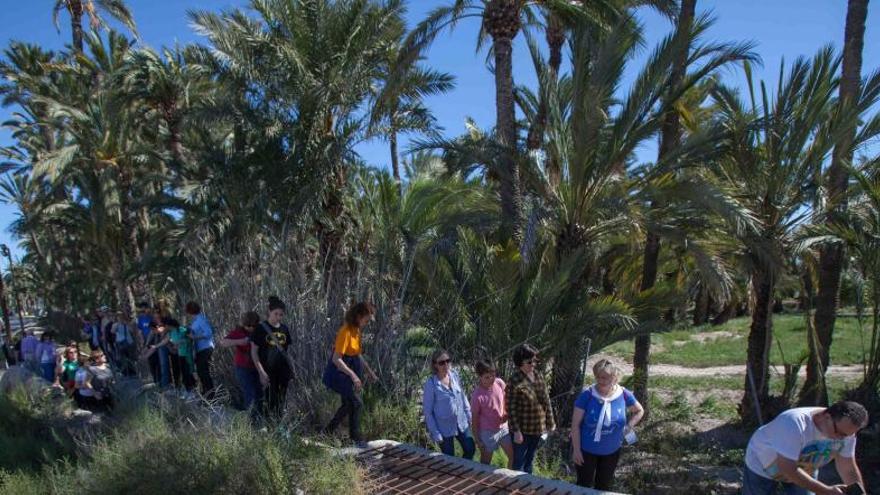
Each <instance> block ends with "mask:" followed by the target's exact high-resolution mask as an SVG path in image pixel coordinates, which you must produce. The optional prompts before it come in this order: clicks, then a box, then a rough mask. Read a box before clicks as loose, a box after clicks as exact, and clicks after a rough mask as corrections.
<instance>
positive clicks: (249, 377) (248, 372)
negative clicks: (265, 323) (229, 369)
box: [220, 311, 263, 412]
mask: <svg viewBox="0 0 880 495" xmlns="http://www.w3.org/2000/svg"><path fill="white" fill-rule="evenodd" d="M259 325H260V315H258V314H257V313H255V312H253V311H248V312H247V313H245V314H243V315H242V316H241V325H240V326H238V327H236V328H234V329H233V330H232V331H231V332H229V333H228V334H226V337H224V338H223V339H221V340H220V346H221V347H234V348H235V354H234V355H233V358H232V359H233V364H234V365H235V378H236V380H237V381H238V386H239V387H241V393H242V409H244V410H245V411H247V410H250V409H251V408H252V407H253V406H254V404H255V403H256V402H257V400H258V399H259V398H260V397H262V395H263V387H262V386H261V385H260V375H259V373H257V368H256V367H255V366H254V360H253V358H252V357H251V337H252V336H253V334H254V331H256V329H257V327H258V326H259ZM252 412H253V411H252Z"/></svg>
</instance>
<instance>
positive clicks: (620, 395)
mask: <svg viewBox="0 0 880 495" xmlns="http://www.w3.org/2000/svg"><path fill="white" fill-rule="evenodd" d="M620 374H621V372H620V368H618V367H617V366H615V365H614V363H612V362H611V361H609V360H607V359H601V360H599V362H597V363H596V364H595V365H594V366H593V376H595V377H596V383H595V384H594V385H593V386H592V387H590V388H588V389H586V390H584V391H583V392H581V394H580V395H579V396H578V398H577V399H576V400H575V403H574V414H572V418H571V433H572V435H571V443H572V460H573V461H574V464H575V466H576V468H577V484H578V485H580V486H586V487H590V488H596V489H597V490H610V489H611V485H612V484H613V483H614V471H615V469H617V461H618V460H619V459H620V447H621V446H622V445H623V440H624V437H625V436H628V435H630V433H631V432H632V429H633V428H634V427H635V426H636V425H637V424H638V423H639V421H641V420H642V416H644V415H645V409H644V408H643V407H642V405H641V404H639V401H637V400H636V398H635V396H634V395H633V394H632V392H630V391H629V390H627V389H625V388H623V387H621V386H620V385H618V384H617V381H618V380H619V379H620ZM627 414H628V415H629V419H627ZM633 437H634V435H633V436H630V437H628V439H627V440H628V441H630V442H632V441H634V438H633Z"/></svg>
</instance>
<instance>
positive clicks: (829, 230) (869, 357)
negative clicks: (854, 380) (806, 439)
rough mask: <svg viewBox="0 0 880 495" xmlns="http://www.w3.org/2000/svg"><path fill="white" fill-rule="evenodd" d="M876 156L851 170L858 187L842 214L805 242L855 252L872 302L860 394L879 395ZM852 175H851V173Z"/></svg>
mask: <svg viewBox="0 0 880 495" xmlns="http://www.w3.org/2000/svg"><path fill="white" fill-rule="evenodd" d="M876 165H877V163H876V159H875V160H872V161H868V162H867V163H865V164H863V165H862V166H861V167H860V168H859V169H856V170H851V174H852V175H853V176H854V177H855V179H856V182H857V186H858V187H857V188H856V190H855V191H852V190H851V191H850V192H849V195H850V205H849V208H848V209H847V211H846V212H844V213H843V214H842V217H839V218H837V219H836V220H835V221H829V222H825V223H824V224H822V225H817V226H815V227H814V228H813V229H811V231H810V233H809V234H810V237H808V238H807V239H806V241H805V245H806V246H809V245H812V244H819V245H820V246H821V245H828V244H843V245H845V246H846V248H847V249H848V250H849V252H850V253H851V254H852V255H853V259H854V261H855V263H854V265H855V266H854V268H855V269H856V270H857V271H858V272H859V274H860V275H861V277H862V278H863V279H864V280H865V281H866V282H867V286H868V291H869V294H870V296H869V298H870V302H871V338H870V340H869V342H868V345H867V349H866V351H867V352H866V355H865V356H864V357H865V370H864V376H863V379H862V383H861V384H860V385H859V387H857V389H856V393H858V394H863V395H867V396H872V395H873V396H876V393H877V387H878V385H880V245H878V239H880V175H878V174H877V172H876ZM848 175H849V174H848Z"/></svg>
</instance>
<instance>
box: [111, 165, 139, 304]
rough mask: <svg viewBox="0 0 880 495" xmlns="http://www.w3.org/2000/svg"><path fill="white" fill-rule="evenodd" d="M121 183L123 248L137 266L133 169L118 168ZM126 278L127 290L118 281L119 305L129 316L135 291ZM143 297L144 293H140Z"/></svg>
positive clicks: (129, 259) (129, 260) (120, 206)
mask: <svg viewBox="0 0 880 495" xmlns="http://www.w3.org/2000/svg"><path fill="white" fill-rule="evenodd" d="M117 180H118V184H119V209H120V214H121V217H122V218H121V221H122V248H123V252H124V257H125V258H127V259H128V263H129V266H133V267H137V265H138V264H139V263H140V249H139V247H138V245H137V219H136V216H135V215H136V212H134V211H133V210H132V207H131V187H132V182H133V177H132V171H131V170H129V169H128V167H125V166H122V167H119V170H118V179H117ZM124 269H125V265H124V264H123V265H121V267H120V270H122V271H123V272H124ZM125 280H127V277H126V278H123V279H122V285H124V286H125V290H122V287H120V286H119V283H118V282H117V291H119V292H120V294H119V296H120V299H119V305H120V310H122V311H128V312H129V313H128V314H129V316H132V315H134V314H135V311H136V308H135V302H134V293H133V291H132V288H131V287H130V286H129V285H128V284H127V283H125ZM138 297H143V294H138Z"/></svg>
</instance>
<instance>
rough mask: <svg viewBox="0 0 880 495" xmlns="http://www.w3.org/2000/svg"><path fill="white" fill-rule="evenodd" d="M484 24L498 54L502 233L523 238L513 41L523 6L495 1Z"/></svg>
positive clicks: (500, 0) (484, 15) (497, 99)
mask: <svg viewBox="0 0 880 495" xmlns="http://www.w3.org/2000/svg"><path fill="white" fill-rule="evenodd" d="M483 23H484V25H485V26H486V29H487V30H488V32H489V34H490V35H491V36H492V49H493V51H494V53H495V119H496V123H495V125H496V128H497V132H498V140H499V141H500V143H501V145H502V146H503V147H504V154H503V155H502V157H501V167H502V169H503V170H502V171H501V174H500V176H501V177H500V178H501V184H500V193H501V214H502V230H503V231H504V233H505V234H509V235H511V236H513V237H514V238H518V237H519V226H520V223H521V222H520V208H521V204H520V185H519V167H518V166H517V162H516V107H515V100H514V96H513V88H514V86H513V38H514V37H516V34H517V33H518V32H519V28H520V23H519V6H518V3H517V2H516V1H515V0H492V1H491V2H489V4H488V5H487V6H486V9H485V10H484V11H483Z"/></svg>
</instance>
